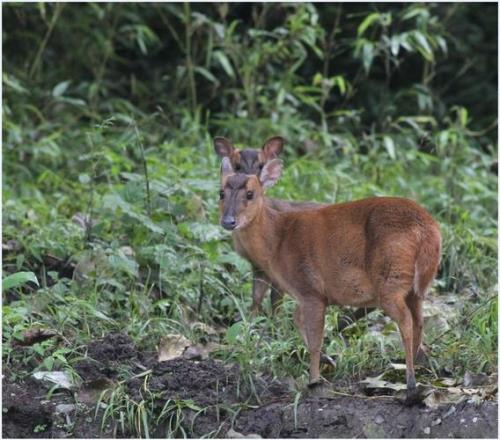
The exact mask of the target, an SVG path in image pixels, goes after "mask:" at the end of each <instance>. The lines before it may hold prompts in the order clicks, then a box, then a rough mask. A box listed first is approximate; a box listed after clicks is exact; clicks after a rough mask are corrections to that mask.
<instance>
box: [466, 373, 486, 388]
mask: <svg viewBox="0 0 500 440" xmlns="http://www.w3.org/2000/svg"><path fill="white" fill-rule="evenodd" d="M488 382H489V377H488V375H486V374H484V373H479V374H474V373H471V372H470V371H466V372H465V375H464V387H477V386H481V385H487V384H488Z"/></svg>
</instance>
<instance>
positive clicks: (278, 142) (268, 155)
mask: <svg viewBox="0 0 500 440" xmlns="http://www.w3.org/2000/svg"><path fill="white" fill-rule="evenodd" d="M283 145H285V140H284V139H283V138H282V137H281V136H274V137H272V138H270V139H268V140H267V141H266V143H265V144H264V146H263V147H262V152H263V153H264V158H265V160H266V161H267V160H271V159H276V158H277V157H278V156H279V155H280V154H281V152H282V151H283Z"/></svg>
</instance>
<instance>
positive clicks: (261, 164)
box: [259, 163, 264, 171]
mask: <svg viewBox="0 0 500 440" xmlns="http://www.w3.org/2000/svg"><path fill="white" fill-rule="evenodd" d="M262 168H264V164H263V163H259V170H261V171H262Z"/></svg>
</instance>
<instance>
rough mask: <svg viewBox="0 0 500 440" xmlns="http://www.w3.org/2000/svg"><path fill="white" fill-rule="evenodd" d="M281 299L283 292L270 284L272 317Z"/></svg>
mask: <svg viewBox="0 0 500 440" xmlns="http://www.w3.org/2000/svg"><path fill="white" fill-rule="evenodd" d="M282 299H283V292H282V291H281V290H279V288H278V287H277V286H275V285H274V284H271V312H272V314H273V315H274V313H275V312H276V309H277V308H278V306H279V305H280V303H281V300H282Z"/></svg>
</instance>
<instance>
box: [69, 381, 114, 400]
mask: <svg viewBox="0 0 500 440" xmlns="http://www.w3.org/2000/svg"><path fill="white" fill-rule="evenodd" d="M114 385H115V383H114V382H113V381H112V380H111V379H108V378H107V377H103V378H101V379H95V380H91V381H89V382H86V383H85V384H84V385H83V386H82V387H81V388H80V389H79V390H78V393H77V397H78V400H79V401H80V402H82V403H85V404H87V405H93V404H95V403H96V402H97V401H98V400H99V398H100V397H101V394H102V392H103V391H104V390H106V389H108V388H112V387H114Z"/></svg>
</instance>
